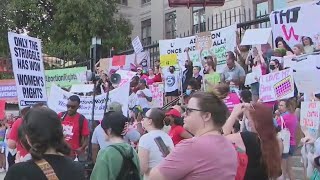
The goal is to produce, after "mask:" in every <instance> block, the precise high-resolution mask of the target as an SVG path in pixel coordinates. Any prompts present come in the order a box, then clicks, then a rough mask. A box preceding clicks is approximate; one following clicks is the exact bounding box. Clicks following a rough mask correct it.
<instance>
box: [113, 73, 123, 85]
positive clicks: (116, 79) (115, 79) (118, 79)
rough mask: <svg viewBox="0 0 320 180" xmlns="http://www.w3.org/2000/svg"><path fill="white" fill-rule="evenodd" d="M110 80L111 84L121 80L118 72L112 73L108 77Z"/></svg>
mask: <svg viewBox="0 0 320 180" xmlns="http://www.w3.org/2000/svg"><path fill="white" fill-rule="evenodd" d="M110 82H111V83H112V84H120V82H121V76H120V74H117V73H114V74H112V75H111V77H110Z"/></svg>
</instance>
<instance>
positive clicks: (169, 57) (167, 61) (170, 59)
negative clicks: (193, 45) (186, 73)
mask: <svg viewBox="0 0 320 180" xmlns="http://www.w3.org/2000/svg"><path fill="white" fill-rule="evenodd" d="M175 65H177V54H165V55H161V56H160V66H161V67H166V66H175Z"/></svg>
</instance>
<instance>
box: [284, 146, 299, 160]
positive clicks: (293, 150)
mask: <svg viewBox="0 0 320 180" xmlns="http://www.w3.org/2000/svg"><path fill="white" fill-rule="evenodd" d="M295 151H296V146H294V145H290V148H289V152H288V153H283V154H282V159H288V158H289V157H291V156H293V154H294V152H295Z"/></svg>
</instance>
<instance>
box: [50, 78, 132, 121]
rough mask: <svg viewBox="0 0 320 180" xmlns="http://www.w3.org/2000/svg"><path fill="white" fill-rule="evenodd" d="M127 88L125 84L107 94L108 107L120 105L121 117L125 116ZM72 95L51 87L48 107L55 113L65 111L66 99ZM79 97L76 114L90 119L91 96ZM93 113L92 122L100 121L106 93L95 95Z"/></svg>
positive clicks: (126, 110)
mask: <svg viewBox="0 0 320 180" xmlns="http://www.w3.org/2000/svg"><path fill="white" fill-rule="evenodd" d="M129 87H130V83H129V82H128V83H126V84H124V85H123V86H121V87H118V88H116V89H114V90H112V91H110V93H109V99H108V105H109V104H110V103H111V102H118V103H120V104H122V111H123V115H125V116H127V112H128V103H129ZM71 95H74V94H72V93H70V92H67V91H64V90H63V89H61V88H59V87H58V86H56V85H54V84H53V85H52V86H51V92H50V96H49V99H48V106H49V108H50V109H52V110H54V111H55V112H57V113H59V112H64V111H66V110H67V102H68V98H69V97H70V96H71ZM79 97H80V107H79V109H78V112H79V113H81V114H83V115H84V116H85V117H86V118H87V119H91V115H92V102H93V97H92V96H79ZM95 99H96V100H95V112H94V120H101V119H102V118H103V115H104V109H105V102H106V93H103V94H101V95H97V96H96V98H95Z"/></svg>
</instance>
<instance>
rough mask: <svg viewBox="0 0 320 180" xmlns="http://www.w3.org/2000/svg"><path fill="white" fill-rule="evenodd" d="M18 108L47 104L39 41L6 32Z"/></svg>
mask: <svg viewBox="0 0 320 180" xmlns="http://www.w3.org/2000/svg"><path fill="white" fill-rule="evenodd" d="M8 41H9V47H10V52H11V59H12V68H13V72H14V78H15V81H16V85H17V94H18V101H19V107H20V108H24V107H28V106H30V105H34V104H36V103H39V102H44V103H46V102H47V93H46V81H45V75H44V65H43V57H42V48H41V40H40V39H37V38H33V37H29V36H25V35H20V34H16V33H12V32H8Z"/></svg>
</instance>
